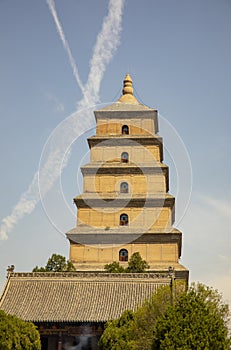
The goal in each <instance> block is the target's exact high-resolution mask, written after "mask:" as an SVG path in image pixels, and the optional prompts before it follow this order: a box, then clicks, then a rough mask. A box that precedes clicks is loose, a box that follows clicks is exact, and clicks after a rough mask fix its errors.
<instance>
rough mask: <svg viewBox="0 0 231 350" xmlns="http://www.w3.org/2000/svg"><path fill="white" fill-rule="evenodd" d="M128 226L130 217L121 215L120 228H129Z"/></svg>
mask: <svg viewBox="0 0 231 350" xmlns="http://www.w3.org/2000/svg"><path fill="white" fill-rule="evenodd" d="M127 225H128V215H127V214H121V215H120V226H127Z"/></svg>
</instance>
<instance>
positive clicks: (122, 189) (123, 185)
mask: <svg viewBox="0 0 231 350" xmlns="http://www.w3.org/2000/svg"><path fill="white" fill-rule="evenodd" d="M120 193H128V183H127V182H121V184H120Z"/></svg>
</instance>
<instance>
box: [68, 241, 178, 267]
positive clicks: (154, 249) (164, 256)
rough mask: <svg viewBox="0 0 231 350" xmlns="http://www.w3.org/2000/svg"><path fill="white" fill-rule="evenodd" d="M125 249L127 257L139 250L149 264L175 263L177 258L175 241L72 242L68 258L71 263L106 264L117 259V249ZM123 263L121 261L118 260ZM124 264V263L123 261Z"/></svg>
mask: <svg viewBox="0 0 231 350" xmlns="http://www.w3.org/2000/svg"><path fill="white" fill-rule="evenodd" d="M121 249H127V251H128V259H129V258H130V257H131V255H132V254H133V253H135V252H139V253H140V255H141V257H142V258H143V259H144V260H146V261H147V262H148V263H149V264H155V263H156V264H158V263H164V262H166V263H167V262H172V263H176V262H177V260H178V246H177V243H163V244H160V243H155V244H148V243H147V244H134V243H131V244H125V245H123V246H109V247H106V246H104V247H102V246H85V245H80V244H72V245H71V250H70V259H71V261H72V262H73V263H82V264H84V263H86V262H88V263H94V264H96V265H97V264H98V263H103V264H108V263H112V262H113V261H119V251H120V250H121ZM120 263H121V264H123V262H120ZM125 264H126V263H125Z"/></svg>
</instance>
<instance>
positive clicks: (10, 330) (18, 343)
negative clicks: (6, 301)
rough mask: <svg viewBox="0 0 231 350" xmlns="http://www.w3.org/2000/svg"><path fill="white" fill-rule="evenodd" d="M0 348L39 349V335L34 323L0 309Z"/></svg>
mask: <svg viewBox="0 0 231 350" xmlns="http://www.w3.org/2000/svg"><path fill="white" fill-rule="evenodd" d="M0 349H1V350H12V349H15V350H40V349H41V343H40V336H39V332H38V331H37V329H36V327H35V325H34V324H33V323H31V322H24V321H22V320H20V319H19V318H18V317H16V316H11V315H7V314H6V313H5V312H4V311H1V310H0Z"/></svg>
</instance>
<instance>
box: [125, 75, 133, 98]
mask: <svg viewBox="0 0 231 350" xmlns="http://www.w3.org/2000/svg"><path fill="white" fill-rule="evenodd" d="M125 94H130V95H133V87H132V78H131V77H130V75H129V74H127V75H126V77H125V78H124V88H123V95H125Z"/></svg>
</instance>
